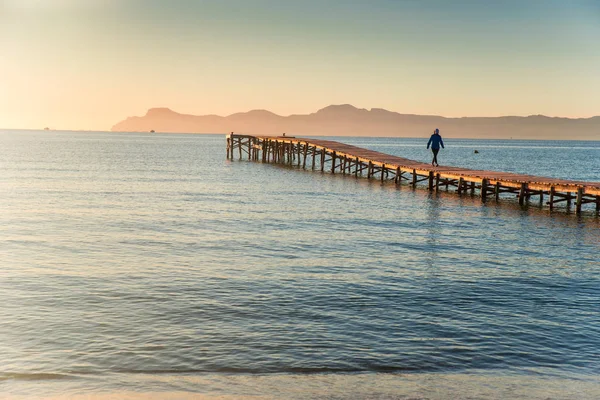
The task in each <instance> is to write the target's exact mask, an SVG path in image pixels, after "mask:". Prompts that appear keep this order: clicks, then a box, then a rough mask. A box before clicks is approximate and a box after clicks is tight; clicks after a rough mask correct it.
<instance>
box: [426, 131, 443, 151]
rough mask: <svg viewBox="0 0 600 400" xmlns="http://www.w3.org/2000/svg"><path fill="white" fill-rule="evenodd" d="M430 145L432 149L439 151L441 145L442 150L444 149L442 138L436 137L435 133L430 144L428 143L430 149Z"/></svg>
mask: <svg viewBox="0 0 600 400" xmlns="http://www.w3.org/2000/svg"><path fill="white" fill-rule="evenodd" d="M429 145H431V148H432V149H439V148H440V145H442V149H443V148H444V142H443V141H442V137H441V136H440V135H439V134H438V135H436V134H435V133H434V134H433V135H431V137H430V138H429V142H427V148H429Z"/></svg>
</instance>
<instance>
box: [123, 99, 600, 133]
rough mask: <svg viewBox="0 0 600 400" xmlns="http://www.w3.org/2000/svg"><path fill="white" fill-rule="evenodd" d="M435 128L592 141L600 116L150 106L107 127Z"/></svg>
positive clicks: (266, 129) (208, 129) (224, 129)
mask: <svg viewBox="0 0 600 400" xmlns="http://www.w3.org/2000/svg"><path fill="white" fill-rule="evenodd" d="M434 128H439V129H440V130H441V131H442V134H443V136H445V137H457V138H482V139H511V138H512V139H538V140H543V139H547V140H598V139H600V116H596V117H591V118H577V119H572V118H560V117H548V116H544V115H530V116H527V117H520V116H504V117H462V118H446V117H442V116H437V115H416V114H401V113H398V112H393V111H388V110H385V109H381V108H372V109H370V110H367V109H364V108H356V107H354V106H352V105H349V104H344V105H331V106H328V107H325V108H322V109H320V110H318V111H317V112H314V113H311V114H294V115H289V116H281V115H277V114H274V113H272V112H270V111H267V110H252V111H248V112H240V113H235V114H232V115H229V116H219V115H189V114H180V113H177V112H175V111H173V110H171V109H169V108H152V109H150V110H148V112H147V113H146V115H144V116H142V117H129V118H127V119H125V120H124V121H121V122H119V123H117V124H116V125H114V126H113V127H112V130H113V131H115V132H150V131H155V132H178V133H220V132H223V133H224V132H231V131H234V132H236V133H247V134H266V135H273V134H281V133H283V132H286V133H287V134H288V135H303V136H304V135H305V136H310V135H322V136H376V137H395V136H396V137H415V136H421V135H423V134H424V133H427V132H429V131H432V130H433V129H434Z"/></svg>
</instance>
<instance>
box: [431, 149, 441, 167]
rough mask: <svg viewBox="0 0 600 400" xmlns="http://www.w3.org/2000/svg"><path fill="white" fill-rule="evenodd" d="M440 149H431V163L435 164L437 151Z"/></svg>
mask: <svg viewBox="0 0 600 400" xmlns="http://www.w3.org/2000/svg"><path fill="white" fill-rule="evenodd" d="M439 151H440V149H433V148H432V149H431V152H432V153H433V161H431V163H432V164H437V163H438V160H437V155H438V152H439Z"/></svg>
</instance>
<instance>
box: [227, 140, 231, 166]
mask: <svg viewBox="0 0 600 400" xmlns="http://www.w3.org/2000/svg"><path fill="white" fill-rule="evenodd" d="M230 142H231V135H227V159H228V160H229V148H230V147H231V144H230Z"/></svg>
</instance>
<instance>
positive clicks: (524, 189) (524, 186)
mask: <svg viewBox="0 0 600 400" xmlns="http://www.w3.org/2000/svg"><path fill="white" fill-rule="evenodd" d="M526 195H527V184H526V183H521V189H520V190H519V205H523V204H524V203H525V196H526Z"/></svg>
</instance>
